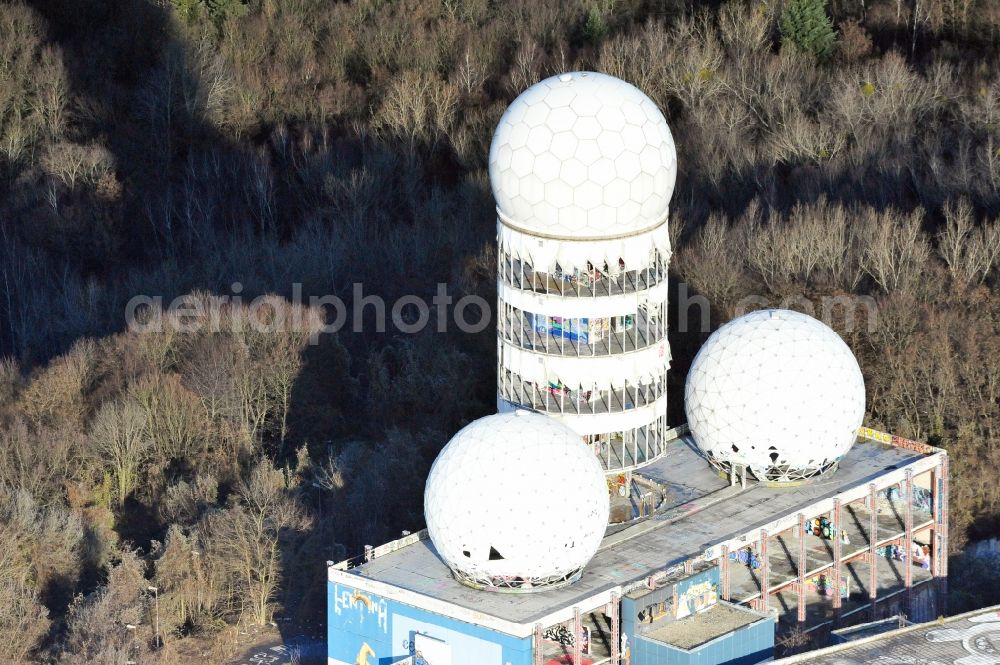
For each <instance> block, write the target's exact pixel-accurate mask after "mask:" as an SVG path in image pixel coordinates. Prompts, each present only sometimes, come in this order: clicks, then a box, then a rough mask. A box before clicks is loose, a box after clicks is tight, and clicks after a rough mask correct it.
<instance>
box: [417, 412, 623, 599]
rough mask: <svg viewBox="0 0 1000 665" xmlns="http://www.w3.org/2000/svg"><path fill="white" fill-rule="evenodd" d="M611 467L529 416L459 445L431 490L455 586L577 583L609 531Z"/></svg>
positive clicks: (485, 426)
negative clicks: (603, 466)
mask: <svg viewBox="0 0 1000 665" xmlns="http://www.w3.org/2000/svg"><path fill="white" fill-rule="evenodd" d="M608 511H609V499H608V486H607V483H606V481H605V479H604V472H603V471H602V469H601V464H600V462H599V461H598V460H597V458H596V457H595V456H594V454H593V453H592V452H591V450H590V448H589V447H587V446H586V445H584V443H583V441H582V439H581V438H580V436H579V435H578V434H576V433H575V432H573V431H572V430H570V429H569V428H568V427H566V426H565V425H563V424H561V423H559V422H557V421H556V420H554V419H552V418H549V417H548V416H544V415H541V414H539V413H533V412H529V411H516V412H514V413H506V414H498V415H493V416H487V417H485V418H480V419H479V420H476V421H475V422H473V423H471V424H469V425H467V426H466V427H465V428H463V429H462V430H461V431H460V432H458V434H456V435H455V436H454V437H452V439H451V441H449V442H448V445H446V446H445V447H444V449H443V450H442V451H441V453H440V454H439V455H438V457H437V459H436V460H435V461H434V466H433V467H431V472H430V475H429V476H428V478H427V486H426V488H425V490H424V517H425V518H426V520H427V531H428V533H429V534H430V538H431V540H432V541H433V543H434V547H435V548H436V549H437V552H438V554H439V555H440V556H441V558H442V559H444V561H445V563H446V564H447V565H448V567H449V568H451V570H452V572H453V573H454V575H455V577H456V578H457V579H458V580H459V581H461V582H463V583H465V584H468V585H470V586H474V587H477V588H483V589H490V590H494V591H526V590H532V589H535V590H542V589H550V588H553V587H555V586H559V585H561V584H567V583H570V582H572V581H573V580H575V579H576V578H577V577H578V576H579V574H580V572H581V570H582V569H583V567H584V566H585V565H586V564H587V562H588V561H590V559H591V557H593V556H594V553H595V552H596V551H597V548H598V546H599V545H600V543H601V539H602V538H603V537H604V531H605V529H606V527H607V524H608Z"/></svg>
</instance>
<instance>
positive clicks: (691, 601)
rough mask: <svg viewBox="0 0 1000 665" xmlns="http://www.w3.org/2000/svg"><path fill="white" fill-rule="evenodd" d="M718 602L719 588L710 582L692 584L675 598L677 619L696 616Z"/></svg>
mask: <svg viewBox="0 0 1000 665" xmlns="http://www.w3.org/2000/svg"><path fill="white" fill-rule="evenodd" d="M718 601H719V587H718V586H717V585H716V584H714V583H712V582H707V581H706V582H699V583H698V584H692V585H691V586H689V587H688V588H687V591H685V592H684V593H682V594H681V595H679V596H678V597H677V618H678V619H683V618H684V617H686V616H690V615H692V614H697V613H698V612H700V611H701V610H703V609H705V608H708V607H711V606H712V605H715V603H717V602H718Z"/></svg>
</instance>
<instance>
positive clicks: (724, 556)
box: [720, 545, 731, 600]
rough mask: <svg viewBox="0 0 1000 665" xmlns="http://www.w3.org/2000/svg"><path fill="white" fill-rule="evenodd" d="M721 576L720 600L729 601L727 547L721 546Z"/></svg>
mask: <svg viewBox="0 0 1000 665" xmlns="http://www.w3.org/2000/svg"><path fill="white" fill-rule="evenodd" d="M720 568H721V570H720V573H721V576H722V600H729V599H730V597H731V596H730V595H729V545H723V546H722V563H721V565H720Z"/></svg>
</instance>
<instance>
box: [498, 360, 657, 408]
mask: <svg viewBox="0 0 1000 665" xmlns="http://www.w3.org/2000/svg"><path fill="white" fill-rule="evenodd" d="M665 386H666V376H663V377H662V378H661V379H660V380H658V381H656V382H653V383H649V384H646V385H634V384H629V383H626V384H625V385H624V386H623V387H621V388H612V387H610V386H609V387H598V386H597V385H590V386H587V387H577V388H570V387H568V386H565V385H563V384H562V383H560V382H559V381H557V380H553V381H548V382H546V383H538V382H535V381H529V380H527V379H524V378H522V377H521V375H520V374H517V373H516V372H512V371H510V370H509V369H505V368H501V369H500V396H501V397H502V398H503V399H505V400H507V401H508V402H512V403H514V404H520V405H521V406H526V407H529V408H531V409H534V410H535V411H544V412H546V413H561V414H570V415H597V414H602V413H622V412H624V411H629V410H631V409H636V408H639V407H643V406H647V405H649V404H653V403H655V402H656V400H658V399H659V398H660V397H662V396H663V395H664V394H665Z"/></svg>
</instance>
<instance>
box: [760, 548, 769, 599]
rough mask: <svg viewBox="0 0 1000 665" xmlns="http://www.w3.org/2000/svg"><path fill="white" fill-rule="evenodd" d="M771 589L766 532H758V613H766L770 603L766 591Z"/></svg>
mask: <svg viewBox="0 0 1000 665" xmlns="http://www.w3.org/2000/svg"><path fill="white" fill-rule="evenodd" d="M769 588H771V562H770V561H768V555H767V531H766V530H764V529H761V530H760V611H761V612H767V608H768V606H769V604H770V602H771V597H770V594H768V589H769Z"/></svg>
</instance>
